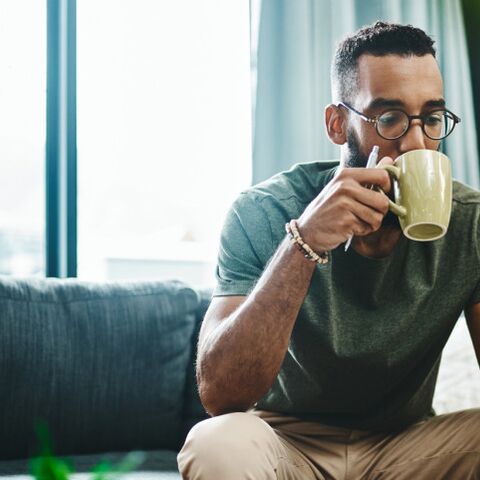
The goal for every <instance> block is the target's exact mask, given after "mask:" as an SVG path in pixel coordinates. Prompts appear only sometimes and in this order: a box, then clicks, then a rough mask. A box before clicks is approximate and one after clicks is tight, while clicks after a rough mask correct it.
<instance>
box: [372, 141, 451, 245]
mask: <svg viewBox="0 0 480 480" xmlns="http://www.w3.org/2000/svg"><path fill="white" fill-rule="evenodd" d="M379 168H383V169H384V170H386V171H387V172H388V173H389V174H390V176H391V177H392V178H393V192H394V198H395V202H393V201H392V200H389V204H390V206H389V208H390V210H391V211H392V212H393V213H395V214H396V215H397V216H398V218H399V221H400V226H401V227H402V231H403V234H404V235H405V236H406V237H407V238H409V239H411V240H417V241H420V242H428V241H432V240H437V239H439V238H442V237H443V236H444V235H445V234H446V233H447V229H448V224H449V222H450V214H451V211H452V171H451V167H450V160H449V159H448V157H447V156H446V155H444V154H443V153H441V152H438V151H435V150H412V151H410V152H407V153H404V154H403V155H400V156H399V157H398V158H397V159H396V160H395V162H394V164H393V165H380V166H379Z"/></svg>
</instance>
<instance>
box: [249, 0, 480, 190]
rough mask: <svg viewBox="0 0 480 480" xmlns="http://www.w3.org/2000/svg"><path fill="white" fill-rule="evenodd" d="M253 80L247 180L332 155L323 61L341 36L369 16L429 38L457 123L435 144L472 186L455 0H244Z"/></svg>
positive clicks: (474, 173)
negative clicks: (251, 18) (248, 7)
mask: <svg viewBox="0 0 480 480" xmlns="http://www.w3.org/2000/svg"><path fill="white" fill-rule="evenodd" d="M251 4H252V11H253V12H256V17H257V19H258V21H255V22H252V38H254V39H255V41H254V42H252V47H253V52H252V55H253V61H252V65H254V66H255V67H256V68H255V70H254V72H253V75H254V82H253V85H254V87H255V90H256V91H255V92H254V98H255V103H254V105H255V107H254V112H253V118H254V143H253V144H254V148H253V182H254V183H256V182H259V181H261V180H264V179H265V178H268V177H269V176H271V175H273V174H274V173H276V172H279V171H281V170H285V169H288V168H290V167H291V166H292V165H293V164H295V163H298V162H305V161H314V160H321V159H331V158H338V156H339V152H338V147H336V146H334V145H333V144H331V143H330V142H329V140H328V138H327V137H326V133H325V128H324V122H323V112H324V107H325V105H326V104H328V103H329V102H330V77H329V74H330V61H331V58H332V55H333V52H334V51H335V47H336V44H337V43H338V41H339V40H341V39H342V38H343V37H344V36H345V35H347V34H349V33H352V32H354V31H355V30H356V29H358V28H360V27H361V26H363V25H366V24H370V23H373V22H375V21H377V20H386V21H392V22H398V23H405V24H407V23H409V24H412V25H415V26H417V27H420V28H422V29H424V30H425V31H426V32H427V33H428V34H429V35H431V36H432V37H433V39H434V40H435V41H436V44H435V46H436V48H437V58H438V62H439V64H440V68H441V70H442V73H443V78H444V86H445V98H446V99H447V104H448V106H449V108H451V109H452V110H453V111H454V112H455V113H457V114H458V115H459V116H460V117H461V119H462V123H461V124H460V125H459V126H458V127H457V129H456V130H455V132H454V134H452V135H451V136H450V137H449V138H448V139H447V140H445V142H444V145H443V150H444V152H445V153H446V154H447V155H449V157H450V158H451V160H452V164H453V173H454V176H455V178H457V179H459V180H461V181H463V182H466V183H468V184H470V185H472V186H473V187H476V188H478V187H479V185H480V181H479V170H478V151H477V139H476V128H475V118H474V110H473V100H472V87H471V83H470V69H469V64H468V56H467V46H466V39H465V31H464V24H463V17H462V10H461V4H460V0H337V1H331V0H251Z"/></svg>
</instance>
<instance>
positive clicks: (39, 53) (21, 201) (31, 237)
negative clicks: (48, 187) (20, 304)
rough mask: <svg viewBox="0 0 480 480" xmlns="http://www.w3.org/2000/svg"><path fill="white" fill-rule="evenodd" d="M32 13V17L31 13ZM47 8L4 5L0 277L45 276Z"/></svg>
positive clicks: (0, 15)
mask: <svg viewBox="0 0 480 480" xmlns="http://www.w3.org/2000/svg"><path fill="white" fill-rule="evenodd" d="M26 12H28V14H26ZM45 32H46V4H45V2H43V1H39V0H22V1H18V0H2V2H1V4H0V51H1V57H2V62H1V65H0V76H1V79H2V83H1V88H0V158H1V161H0V185H1V188H0V274H2V275H8V274H11V275H44V272H45V266H44V265H45V254H44V249H45V248H44V245H45V242H44V236H45V100H46V97H45V88H46V87H45V86H46V35H45Z"/></svg>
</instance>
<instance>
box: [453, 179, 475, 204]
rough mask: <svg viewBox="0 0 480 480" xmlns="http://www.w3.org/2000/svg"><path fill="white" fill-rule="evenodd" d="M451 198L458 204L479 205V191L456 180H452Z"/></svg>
mask: <svg viewBox="0 0 480 480" xmlns="http://www.w3.org/2000/svg"><path fill="white" fill-rule="evenodd" d="M452 200H453V202H454V203H457V204H460V205H471V206H473V207H474V208H475V207H477V208H478V207H479V206H480V191H478V190H476V189H474V188H472V187H469V186H468V185H465V184H464V183H462V182H459V181H457V180H454V181H453V189H452Z"/></svg>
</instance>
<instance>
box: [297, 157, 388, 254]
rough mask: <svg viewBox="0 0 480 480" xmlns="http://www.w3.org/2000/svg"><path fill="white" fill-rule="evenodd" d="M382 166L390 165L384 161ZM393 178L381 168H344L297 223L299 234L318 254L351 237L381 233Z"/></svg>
mask: <svg viewBox="0 0 480 480" xmlns="http://www.w3.org/2000/svg"><path fill="white" fill-rule="evenodd" d="M380 163H381V164H391V163H393V160H392V159H391V158H389V157H385V158H384V159H382V161H381V162H380ZM370 185H377V186H379V187H380V188H381V189H382V190H383V192H387V193H388V192H389V191H390V188H391V183H390V177H389V175H388V173H387V172H386V171H385V170H382V169H379V168H342V169H341V170H339V171H338V173H337V174H336V175H335V177H334V178H333V179H332V180H331V181H330V182H329V183H328V184H327V185H326V186H325V188H324V189H323V190H322V191H321V192H320V194H319V195H318V196H317V197H316V198H315V199H314V200H313V201H312V202H311V203H310V204H309V205H308V207H307V208H306V209H305V211H304V212H303V213H302V215H301V216H300V218H299V219H298V222H297V223H298V228H299V231H300V234H301V235H302V237H303V239H304V240H305V242H306V243H308V245H310V247H311V248H312V249H313V250H314V251H316V252H325V251H329V250H333V249H334V248H336V247H337V246H338V245H340V244H341V243H344V242H345V241H346V240H347V239H348V237H349V236H350V235H355V236H359V237H360V236H365V235H368V234H370V233H372V232H375V231H376V230H378V229H379V228H380V226H381V224H382V220H383V217H384V216H385V214H386V213H387V212H388V197H387V196H386V195H384V194H383V192H378V191H375V190H371V189H370V188H366V187H369V186H370Z"/></svg>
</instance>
